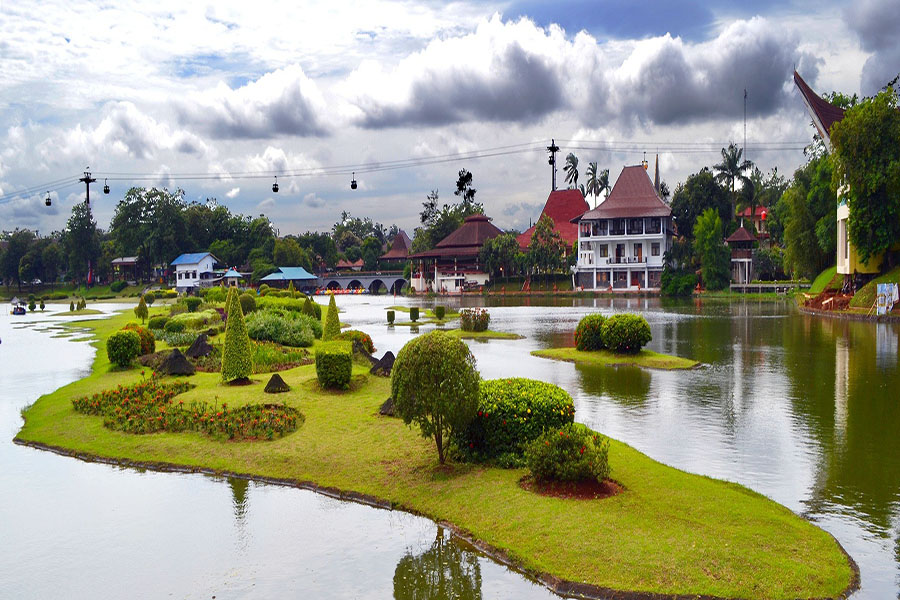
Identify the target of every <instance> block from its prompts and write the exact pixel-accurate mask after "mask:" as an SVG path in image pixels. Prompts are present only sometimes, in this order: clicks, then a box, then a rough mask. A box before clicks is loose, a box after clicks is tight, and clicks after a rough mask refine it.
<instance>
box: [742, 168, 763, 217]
mask: <svg viewBox="0 0 900 600" xmlns="http://www.w3.org/2000/svg"><path fill="white" fill-rule="evenodd" d="M763 187H764V186H763V180H762V173H761V172H760V170H759V169H758V168H756V167H753V168H752V169H751V170H750V175H749V176H746V175H742V176H741V208H742V209H743V208H749V209H750V224H751V225H752V226H755V225H756V223H755V222H754V218H755V217H756V207H757V206H759V205H760V200H762V191H763Z"/></svg>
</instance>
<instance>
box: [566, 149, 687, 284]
mask: <svg viewBox="0 0 900 600" xmlns="http://www.w3.org/2000/svg"><path fill="white" fill-rule="evenodd" d="M577 222H578V261H577V262H576V264H575V285H576V286H579V287H581V288H583V289H585V290H597V291H605V290H612V291H639V290H647V289H650V290H658V289H659V287H660V278H661V276H662V271H663V267H664V266H665V261H664V258H663V256H664V255H665V253H666V251H668V250H669V248H671V247H672V210H671V209H670V208H669V207H668V206H667V205H666V203H665V202H663V201H662V200H661V199H660V197H659V195H658V194H657V193H656V189H655V188H654V187H653V182H652V181H650V177H649V175H648V174H647V171H646V170H645V169H644V167H643V166H641V165H637V166H633V167H625V168H624V169H622V173H621V174H620V175H619V178H618V180H616V184H615V186H614V187H613V189H612V191H611V192H610V194H609V197H608V198H607V199H606V200H605V201H604V202H603V203H602V204H600V205H599V206H598V207H597V208H595V209H593V210H589V211H588V212H586V213H584V214H583V215H581V217H580V218H579V219H578V221H577Z"/></svg>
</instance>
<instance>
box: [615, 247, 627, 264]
mask: <svg viewBox="0 0 900 600" xmlns="http://www.w3.org/2000/svg"><path fill="white" fill-rule="evenodd" d="M624 257H625V244H616V262H621V259H622V258H624Z"/></svg>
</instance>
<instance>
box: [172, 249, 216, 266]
mask: <svg viewBox="0 0 900 600" xmlns="http://www.w3.org/2000/svg"><path fill="white" fill-rule="evenodd" d="M207 256H212V258H213V261H215V262H219V259H218V258H216V257H215V256H213V255H212V253H210V252H194V253H192V254H182V255H181V256H179V257H178V258H176V259H175V260H173V261H172V262H171V265H172V266H173V267H174V266H176V265H196V264H199V263H200V261H201V260H203V259H204V258H206V257H207Z"/></svg>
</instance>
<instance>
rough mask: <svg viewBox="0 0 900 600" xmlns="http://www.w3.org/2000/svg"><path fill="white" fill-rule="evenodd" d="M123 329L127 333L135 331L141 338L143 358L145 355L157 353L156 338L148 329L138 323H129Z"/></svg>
mask: <svg viewBox="0 0 900 600" xmlns="http://www.w3.org/2000/svg"><path fill="white" fill-rule="evenodd" d="M122 329H124V330H126V331H134V332H135V333H137V334H138V337H140V338H141V356H143V355H145V354H153V353H154V352H156V337H154V335H153V332H151V331H150V330H149V329H148V328H146V327H142V326H140V325H138V324H137V323H129V324H128V325H126V326H125V327H123V328H122Z"/></svg>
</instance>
